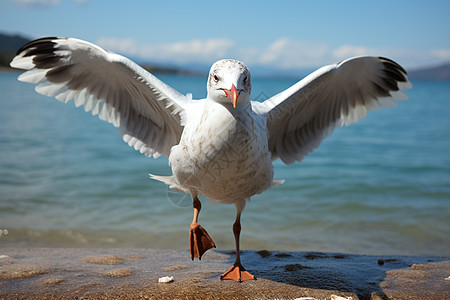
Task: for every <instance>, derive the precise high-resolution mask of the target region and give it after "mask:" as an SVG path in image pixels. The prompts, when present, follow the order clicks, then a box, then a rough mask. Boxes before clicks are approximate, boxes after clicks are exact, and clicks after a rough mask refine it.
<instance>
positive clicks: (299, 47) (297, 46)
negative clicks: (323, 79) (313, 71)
mask: <svg viewBox="0 0 450 300" xmlns="http://www.w3.org/2000/svg"><path fill="white" fill-rule="evenodd" d="M327 54H328V46H327V45H326V44H314V43H307V42H303V41H297V40H292V39H289V38H280V39H278V40H276V41H274V42H273V43H272V44H270V45H269V46H268V47H267V48H265V49H262V51H261V53H260V55H259V59H258V61H257V63H259V64H263V65H266V64H267V65H274V64H276V65H278V66H279V67H280V68H282V69H295V68H302V67H310V66H312V65H316V64H320V63H322V62H323V59H324V57H327Z"/></svg>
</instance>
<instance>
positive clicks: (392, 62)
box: [378, 56, 408, 75]
mask: <svg viewBox="0 0 450 300" xmlns="http://www.w3.org/2000/svg"><path fill="white" fill-rule="evenodd" d="M378 59H379V60H380V61H381V62H383V63H384V64H385V65H386V64H387V65H391V66H394V67H395V68H396V69H397V70H400V71H401V72H403V73H404V74H405V75H407V74H408V72H406V70H405V69H404V68H403V67H402V66H400V65H399V64H398V63H396V62H395V61H393V60H392V59H390V58H387V57H383V56H379V57H378Z"/></svg>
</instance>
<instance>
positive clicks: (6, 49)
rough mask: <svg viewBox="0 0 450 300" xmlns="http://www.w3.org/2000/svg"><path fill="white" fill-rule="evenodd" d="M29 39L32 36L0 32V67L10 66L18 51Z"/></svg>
mask: <svg viewBox="0 0 450 300" xmlns="http://www.w3.org/2000/svg"><path fill="white" fill-rule="evenodd" d="M29 41H31V39H30V38H27V37H23V36H20V35H8V34H3V33H0V67H9V63H10V62H11V60H12V59H13V57H14V56H15V55H16V51H17V50H18V49H19V48H20V47H22V46H23V45H25V44H26V43H28V42H29Z"/></svg>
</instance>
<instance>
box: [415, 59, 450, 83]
mask: <svg viewBox="0 0 450 300" xmlns="http://www.w3.org/2000/svg"><path fill="white" fill-rule="evenodd" d="M408 78H409V79H411V80H438V81H450V63H447V64H444V65H440V66H435V67H429V68H423V69H418V70H412V71H409V72H408Z"/></svg>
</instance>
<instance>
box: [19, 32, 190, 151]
mask: <svg viewBox="0 0 450 300" xmlns="http://www.w3.org/2000/svg"><path fill="white" fill-rule="evenodd" d="M11 66H12V67H14V68H18V69H24V70H27V71H26V72H24V73H23V74H21V75H20V76H19V80H21V81H24V82H29V83H34V84H36V85H37V86H36V91H37V92H38V93H40V94H43V95H46V96H53V97H55V98H56V99H58V100H59V101H61V102H64V103H67V102H69V101H70V100H71V99H74V103H75V105H76V106H77V107H79V106H83V107H84V109H85V111H86V112H88V111H91V112H92V114H93V115H98V117H99V118H100V119H101V120H103V121H107V122H109V123H112V124H113V125H114V126H116V127H119V133H120V135H121V136H122V138H123V139H124V140H125V142H127V143H128V144H129V145H130V146H132V147H134V148H135V149H136V150H139V151H140V152H141V153H143V154H145V155H146V156H153V157H158V156H159V155H160V154H162V155H164V156H166V157H168V156H169V153H170V149H171V147H172V146H174V145H176V144H178V142H179V140H180V137H181V133H182V131H183V126H184V121H185V109H184V107H185V106H186V105H187V104H189V103H190V102H191V101H190V100H191V99H190V98H189V97H187V96H184V95H182V94H180V93H178V92H177V91H176V90H174V89H173V88H171V87H170V86H168V85H166V84H165V83H163V82H162V81H160V80H159V79H157V78H156V77H155V76H153V75H152V74H150V73H148V72H147V71H145V70H144V69H142V68H141V67H139V66H138V65H136V64H135V63H133V62H132V61H130V60H129V59H127V58H125V57H123V56H121V55H118V54H115V53H112V52H109V51H107V50H105V49H102V48H100V47H98V46H96V45H94V44H91V43H88V42H86V41H82V40H78V39H73V38H43V39H38V40H35V41H32V42H30V43H28V44H26V45H24V46H23V47H22V48H20V49H19V50H18V52H17V56H16V57H15V58H14V59H13V61H12V62H11Z"/></svg>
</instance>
